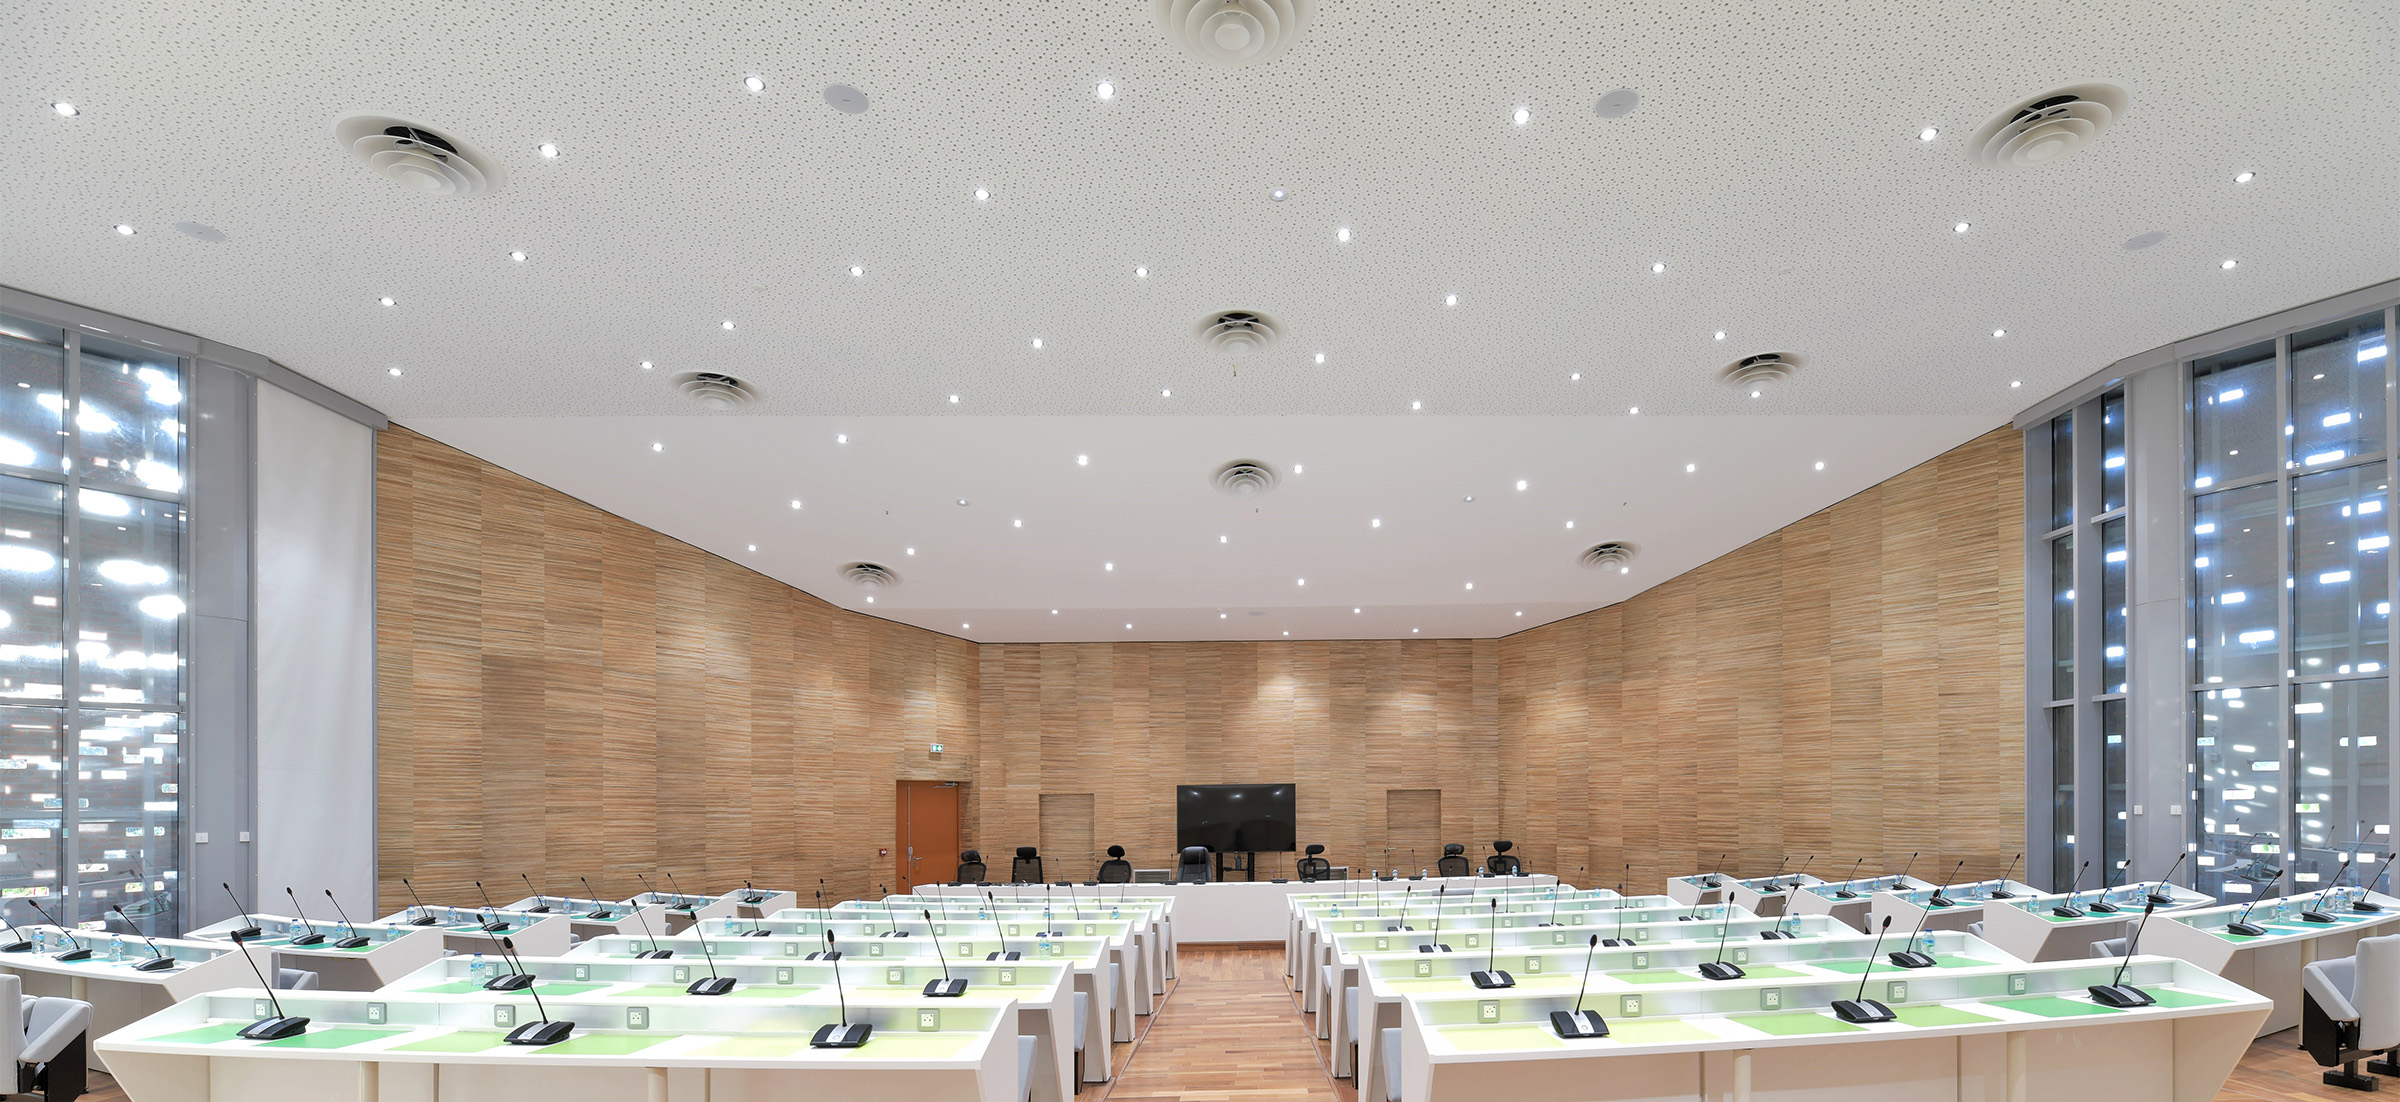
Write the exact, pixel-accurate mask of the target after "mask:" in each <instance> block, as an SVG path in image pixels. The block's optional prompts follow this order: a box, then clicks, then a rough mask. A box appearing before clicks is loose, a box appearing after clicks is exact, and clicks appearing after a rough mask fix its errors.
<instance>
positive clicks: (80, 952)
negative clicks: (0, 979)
mask: <svg viewBox="0 0 2400 1102" xmlns="http://www.w3.org/2000/svg"><path fill="white" fill-rule="evenodd" d="M25 902H27V903H31V904H33V910H34V913H36V914H39V915H41V916H42V921H44V922H47V923H49V924H50V925H51V926H53V927H55V928H56V929H57V930H58V932H59V934H60V935H61V936H63V937H65V938H66V939H67V944H68V945H71V946H73V947H74V948H71V949H68V950H67V951H66V952H63V953H52V954H50V959H51V960H90V959H92V949H91V946H88V945H85V944H84V943H83V942H82V941H80V940H77V938H76V937H75V931H73V930H69V929H67V928H66V927H64V926H60V925H59V924H58V920H57V919H55V918H52V917H50V912H48V911H45V910H43V909H42V905H41V903H40V902H39V901H37V900H34V899H31V898H28V899H26V900H25Z"/></svg>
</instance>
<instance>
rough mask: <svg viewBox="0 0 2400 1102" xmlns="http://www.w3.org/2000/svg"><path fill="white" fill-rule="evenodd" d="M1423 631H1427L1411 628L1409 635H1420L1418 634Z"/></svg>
mask: <svg viewBox="0 0 2400 1102" xmlns="http://www.w3.org/2000/svg"><path fill="white" fill-rule="evenodd" d="M1423 630H1425V629H1423V628H1410V629H1408V633H1409V634H1410V635H1415V634H1416V633H1418V632H1420V631H1423Z"/></svg>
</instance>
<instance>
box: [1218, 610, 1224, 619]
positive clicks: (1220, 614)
mask: <svg viewBox="0 0 2400 1102" xmlns="http://www.w3.org/2000/svg"><path fill="white" fill-rule="evenodd" d="M1225 618H1226V617H1225V614H1224V613H1222V612H1220V613H1217V619H1219V620H1222V619H1225Z"/></svg>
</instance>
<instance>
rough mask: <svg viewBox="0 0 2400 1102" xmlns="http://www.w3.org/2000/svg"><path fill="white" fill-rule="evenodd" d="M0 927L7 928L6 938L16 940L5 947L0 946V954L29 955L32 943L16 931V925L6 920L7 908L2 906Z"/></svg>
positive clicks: (0, 909)
mask: <svg viewBox="0 0 2400 1102" xmlns="http://www.w3.org/2000/svg"><path fill="white" fill-rule="evenodd" d="M0 926H6V927H8V936H10V937H13V938H15V939H17V940H15V941H12V942H9V943H8V944H6V945H0V953H30V952H32V951H33V942H32V941H30V940H28V939H27V938H26V937H25V935H24V934H23V933H22V932H20V931H18V929H17V924H16V923H14V922H10V921H9V920H8V908H7V907H4V906H0Z"/></svg>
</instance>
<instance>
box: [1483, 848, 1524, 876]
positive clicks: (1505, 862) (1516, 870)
mask: <svg viewBox="0 0 2400 1102" xmlns="http://www.w3.org/2000/svg"><path fill="white" fill-rule="evenodd" d="M1483 871H1485V872H1488V873H1491V874H1492V875H1494V876H1523V875H1525V863H1524V862H1523V861H1519V860H1517V855H1516V854H1513V853H1495V854H1493V855H1491V856H1490V857H1486V858H1484V859H1483Z"/></svg>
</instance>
